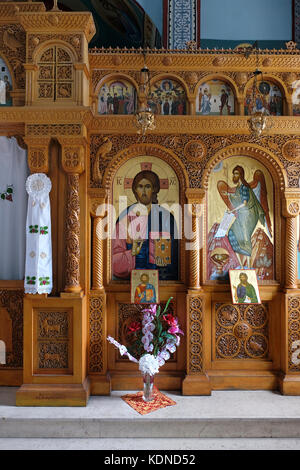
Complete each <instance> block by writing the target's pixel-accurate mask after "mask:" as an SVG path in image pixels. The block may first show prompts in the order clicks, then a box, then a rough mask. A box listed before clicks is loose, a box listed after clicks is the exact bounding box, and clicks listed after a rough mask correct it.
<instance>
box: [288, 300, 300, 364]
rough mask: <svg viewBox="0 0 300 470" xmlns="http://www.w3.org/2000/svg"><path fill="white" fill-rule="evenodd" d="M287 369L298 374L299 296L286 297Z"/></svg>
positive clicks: (299, 352)
mask: <svg viewBox="0 0 300 470" xmlns="http://www.w3.org/2000/svg"><path fill="white" fill-rule="evenodd" d="M287 317H288V369H289V371H291V372H300V296H299V295H290V296H289V297H288V315H287Z"/></svg>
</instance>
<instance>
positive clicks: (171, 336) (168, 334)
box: [165, 333, 176, 341]
mask: <svg viewBox="0 0 300 470" xmlns="http://www.w3.org/2000/svg"><path fill="white" fill-rule="evenodd" d="M165 337H166V338H167V339H171V340H173V341H175V339H176V338H175V336H174V335H171V333H166V334H165Z"/></svg>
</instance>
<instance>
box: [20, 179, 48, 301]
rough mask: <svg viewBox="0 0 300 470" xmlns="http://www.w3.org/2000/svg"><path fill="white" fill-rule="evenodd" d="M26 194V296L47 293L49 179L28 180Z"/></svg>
mask: <svg viewBox="0 0 300 470" xmlns="http://www.w3.org/2000/svg"><path fill="white" fill-rule="evenodd" d="M26 191H27V193H28V195H29V198H28V210H27V222H26V264H25V281H24V282H25V293H26V294H50V293H51V291H52V287H53V281H52V244H51V214H50V198H49V192H50V191H51V180H50V179H49V178H48V176H46V175H44V174H43V173H36V174H34V175H31V176H29V177H28V178H27V181H26Z"/></svg>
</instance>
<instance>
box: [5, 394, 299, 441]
mask: <svg viewBox="0 0 300 470" xmlns="http://www.w3.org/2000/svg"><path fill="white" fill-rule="evenodd" d="M15 393H16V389H13V388H6V387H4V388H3V387H0V438H104V439H105V438H116V439H121V438H300V397H288V396H282V395H280V394H279V393H276V392H270V391H217V392H213V393H212V395H211V396H207V397H184V396H181V395H180V393H179V392H169V391H168V392H166V393H165V394H166V395H167V396H169V397H170V398H172V399H173V400H174V401H176V403H177V404H176V405H174V406H169V407H166V408H164V409H160V410H157V411H155V412H152V413H149V414H148V415H140V414H138V413H137V412H136V411H135V410H133V409H132V408H131V407H130V406H128V405H127V404H126V403H125V402H124V401H123V400H122V399H121V398H120V397H121V396H122V395H124V394H126V393H133V392H121V391H114V392H112V394H111V396H105V397H100V396H97V397H95V396H93V397H91V398H90V400H89V403H88V406H87V407H85V408H63V407H62V408H53V407H52V408H50V407H49V408H47V407H43V408H40V407H24V408H22V407H16V406H14V403H15Z"/></svg>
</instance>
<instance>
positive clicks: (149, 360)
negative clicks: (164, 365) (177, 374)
mask: <svg viewBox="0 0 300 470" xmlns="http://www.w3.org/2000/svg"><path fill="white" fill-rule="evenodd" d="M139 369H140V371H141V372H142V373H143V374H149V375H154V374H157V372H158V371H159V362H158V360H157V359H156V357H154V356H153V355H152V354H145V355H144V356H142V357H141V359H140V360H139Z"/></svg>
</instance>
